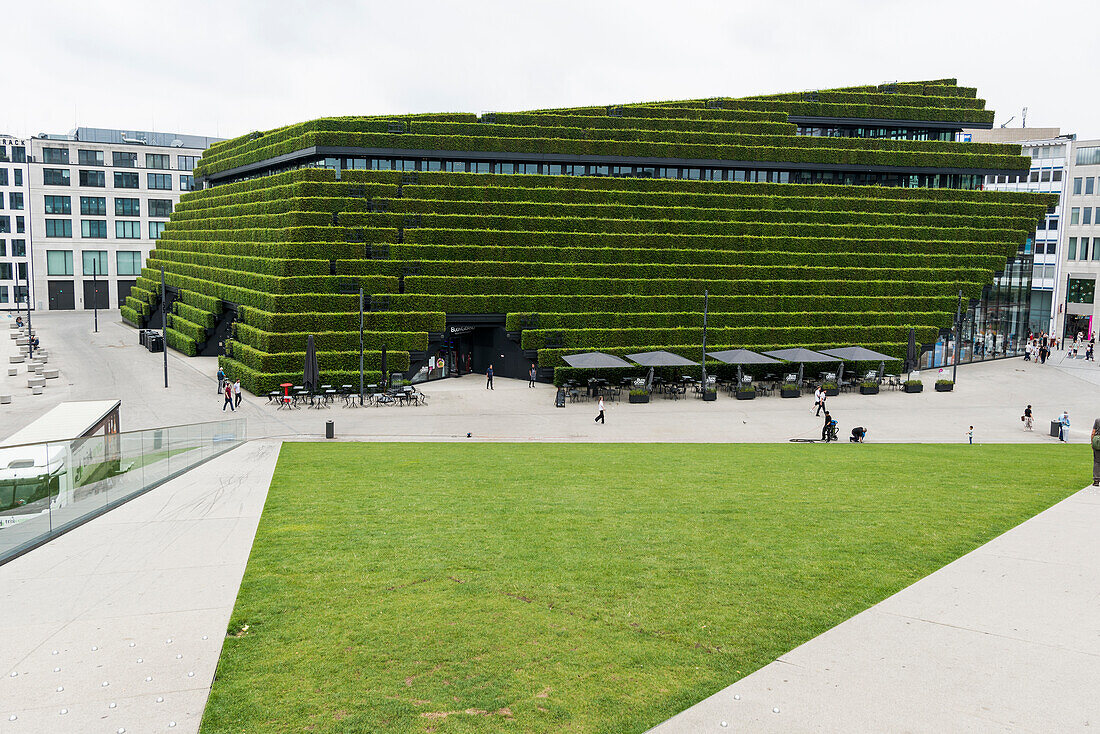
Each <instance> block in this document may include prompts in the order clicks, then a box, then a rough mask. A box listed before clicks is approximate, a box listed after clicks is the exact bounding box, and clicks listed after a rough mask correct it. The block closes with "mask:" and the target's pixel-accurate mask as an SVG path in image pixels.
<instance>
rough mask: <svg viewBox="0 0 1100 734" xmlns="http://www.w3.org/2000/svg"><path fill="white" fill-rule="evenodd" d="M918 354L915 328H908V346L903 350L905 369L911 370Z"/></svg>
mask: <svg viewBox="0 0 1100 734" xmlns="http://www.w3.org/2000/svg"><path fill="white" fill-rule="evenodd" d="M919 359H920V354H918V353H917V330H916V329H909V347H908V348H907V349H906V350H905V371H906V372H910V373H911V372H912V371H913V368H914V367H916V366H917V360H919Z"/></svg>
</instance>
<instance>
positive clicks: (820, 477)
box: [202, 443, 1091, 734]
mask: <svg viewBox="0 0 1100 734" xmlns="http://www.w3.org/2000/svg"><path fill="white" fill-rule="evenodd" d="M1090 458H1091V456H1089V455H1088V450H1087V447H1086V446H1064V445H1059V446H1030V445H1028V446H1022V445H986V446H967V445H950V446H945V445H861V446H854V445H843V444H842V445H833V446H824V445H765V444H760V445H751V444H741V445H737V444H733V445H698V444H690V445H671V444H631V445H594V444H584V445H576V444H549V445H546V444H542V445H529V444H467V445H460V444H361V443H341V444H323V445H322V444H300V443H288V444H285V445H284V446H283V449H282V454H281V456H280V458H279V464H278V469H277V471H276V473H275V478H274V481H273V482H272V484H271V492H270V495H269V497H268V500H267V505H266V507H265V509H264V515H263V518H262V520H261V522H260V527H259V531H258V534H257V537H256V543H255V546H254V547H253V550H252V555H251V558H250V560H249V564H248V570H247V572H246V574H245V578H244V583H243V585H242V587H241V591H240V594H239V596H238V599H237V606H236V610H235V612H234V615H233V620H232V622H231V626H230V636H229V637H228V638H227V639H226V641H225V647H224V650H223V653H222V659H221V663H220V666H219V670H218V676H217V680H216V682H215V684H214V688H213V691H212V694H211V697H210V702H209V704H208V706H207V709H206V713H205V717H204V720H203V725H202V731H203V732H206V733H208V734H209V733H211V732H248V733H249V734H256V733H258V732H279V733H280V734H282V733H284V732H297V731H311V732H441V733H442V732H498V731H503V732H513V731H514V732H641V731H644V730H645V729H646V728H647V727H649V726H652V725H654V724H657V723H659V722H661V721H663V720H664V719H666V718H668V717H669V716H671V715H673V714H675V713H676V712H678V711H680V710H681V709H683V708H685V707H687V706H689V705H691V704H693V703H695V702H696V701H698V700H700V699H702V698H704V697H705V696H707V695H709V694H711V693H713V692H714V691H715V690H717V689H719V688H721V687H723V686H726V685H728V684H730V683H732V682H734V681H735V680H737V679H738V678H741V677H743V676H745V675H747V674H748V673H750V672H752V671H753V670H756V669H757V668H759V667H761V666H763V665H765V664H767V663H768V662H770V661H771V660H773V659H774V658H776V657H777V656H779V655H781V654H782V653H784V652H786V651H787V650H789V649H791V648H793V647H795V646H796V645H798V644H800V643H802V642H805V641H806V640H808V639H809V638H811V637H813V636H815V635H817V634H819V633H821V632H823V631H825V630H827V629H829V628H830V627H832V626H834V625H836V624H838V623H839V622H841V621H843V620H844V619H847V618H848V617H850V616H852V615H853V614H855V613H857V612H859V611H861V610H863V609H865V608H867V607H868V606H870V605H871V604H874V603H875V602H877V601H879V600H881V599H883V598H884V597H886V596H888V595H890V594H892V593H894V592H896V591H898V590H899V589H901V588H903V587H905V586H907V585H909V584H911V583H913V582H914V581H916V580H917V579H919V578H921V577H923V576H925V575H927V574H929V573H930V572H932V571H934V570H936V569H937V568H940V567H941V566H943V565H944V564H946V563H948V562H949V561H951V560H953V559H955V558H957V557H959V556H960V555H962V554H964V553H966V552H967V551H970V550H972V549H973V548H975V547H977V546H978V545H981V544H982V543H984V542H985V541H987V540H989V539H991V538H993V537H994V536H996V535H998V534H1000V533H1002V532H1004V531H1005V530H1008V529H1009V528H1011V527H1013V526H1014V525H1017V524H1018V523H1020V522H1022V521H1023V520H1025V519H1027V518H1029V517H1031V516H1032V515H1034V514H1036V513H1037V512H1039V511H1040V510H1043V509H1045V508H1046V507H1049V506H1050V505H1052V504H1053V503H1055V502H1057V501H1058V500H1060V499H1062V498H1064V497H1066V496H1068V495H1069V494H1071V493H1072V492H1074V491H1076V490H1077V489H1080V488H1081V487H1082V486H1084V485H1085V484H1087V483H1088V482H1089V480H1090V478H1091V477H1090V475H1089V468H1090V467H1089V460H1090ZM245 625H247V630H244V631H242V630H243V628H244V627H245Z"/></svg>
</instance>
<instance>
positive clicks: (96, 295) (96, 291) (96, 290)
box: [92, 252, 99, 334]
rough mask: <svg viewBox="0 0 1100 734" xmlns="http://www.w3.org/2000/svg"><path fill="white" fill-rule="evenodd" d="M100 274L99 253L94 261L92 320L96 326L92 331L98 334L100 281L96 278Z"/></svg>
mask: <svg viewBox="0 0 1100 734" xmlns="http://www.w3.org/2000/svg"><path fill="white" fill-rule="evenodd" d="M98 272H99V253H98V252H97V253H96V255H95V258H94V259H93V260H92V318H93V319H94V321H93V323H94V324H95V326H94V327H93V329H92V331H93V332H94V333H96V334H98V333H99V279H98V278H97V277H96V275H97V273H98Z"/></svg>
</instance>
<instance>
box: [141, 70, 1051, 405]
mask: <svg viewBox="0 0 1100 734" xmlns="http://www.w3.org/2000/svg"><path fill="white" fill-rule="evenodd" d="M984 106H985V103H984V101H983V100H981V99H979V98H978V97H977V92H976V90H974V89H973V88H968V87H960V86H958V85H957V84H956V83H955V81H954V80H949V79H944V80H933V81H929V82H914V83H903V84H897V85H888V86H886V87H853V88H849V89H841V90H822V91H821V92H818V93H813V94H811V95H807V94H793V95H791V94H787V95H775V96H770V97H754V98H750V99H740V100H735V99H725V98H719V99H711V100H687V101H678V102H658V103H647V104H637V105H612V106H609V107H591V108H574V109H559V110H536V111H531V112H520V113H496V114H494V115H492V116H482V117H480V118H479V117H477V116H475V115H468V114H462V113H453V114H452V113H448V114H439V115H413V116H404V117H345V118H326V119H322V120H314V121H311V122H306V123H301V124H297V125H291V126H288V127H285V128H280V129H278V130H272V131H267V132H262V133H252V134H250V135H247V136H243V137H241V138H237V139H235V140H230V141H225V142H222V143H218V144H216V145H214V146H212V147H211V148H210V149H209V150H208V151H207V153H206V155H204V156H203V159H202V161H201V162H200V164H199V166H198V168H197V169H196V175H197V176H199V177H202V176H209V175H211V174H213V173H216V172H219V171H226V170H229V169H232V168H234V167H237V166H241V165H246V164H250V163H256V162H261V161H265V160H267V159H270V158H273V157H275V156H279V155H284V154H287V153H293V152H295V151H299V150H302V149H303V148H307V147H310V146H314V145H339V146H352V147H369V148H388V149H393V150H396V151H400V150H401V149H426V150H449V151H481V152H494V151H497V152H508V153H517V154H524V153H568V154H577V155H582V154H583V155H629V156H650V157H671V158H680V159H691V158H697V159H698V158H702V159H709V160H730V161H760V162H771V163H774V162H790V163H815V164H826V165H828V164H835V165H837V166H839V167H842V168H843V167H845V166H851V165H860V166H876V167H877V166H893V167H900V168H906V167H908V168H913V169H918V168H919V169H922V170H924V169H947V168H952V169H956V170H964V171H981V170H984V169H998V170H1024V169H1026V168H1027V166H1028V159H1027V158H1022V157H1020V155H1019V153H1020V151H1019V148H1018V147H1017V146H1011V145H979V144H970V143H955V142H944V141H937V140H893V139H887V138H861V137H837V138H829V137H810V136H799V135H798V134H797V126H796V124H795V123H794V122H792V121H791V119H790V118H792V117H797V118H799V120H801V119H802V118H805V117H815V116H820V117H832V118H845V117H847V118H851V119H856V118H875V119H881V120H924V121H928V122H929V123H932V122H940V123H942V122H944V121H948V122H951V123H957V125H958V127H960V128H961V127H962V126H964V125H965V124H975V123H979V124H980V123H986V122H988V121H989V120H990V119H991V116H992V112H990V111H988V110H985V109H984ZM799 124H802V123H801V122H799ZM853 124H856V123H853ZM860 124H862V123H860ZM1052 204H1053V201H1052V200H1051V199H1050V197H1047V196H1041V195H1030V194H1022V193H1006V192H985V191H971V190H957V189H942V188H899V187H883V186H846V185H833V184H777V183H757V182H738V181H703V180H685V179H656V178H655V179H646V178H609V177H594V176H550V175H518V174H486V173H445V172H430V171H418V172H417V173H416V175H414V176H409V175H407V174H404V173H402V172H398V171H381V170H366V171H364V170H344V171H341V172H340V173H339V175H337V173H336V172H335V171H332V170H328V169H322V168H300V169H297V170H291V171H287V172H283V173H276V174H272V175H261V176H258V177H254V178H249V179H246V180H241V181H237V182H232V183H225V184H220V185H217V186H214V187H211V188H205V189H202V190H198V191H194V192H191V193H188V194H185V195H184V196H183V197H182V200H181V201H180V203H179V205H178V206H177V207H176V210H175V212H174V213H173V214H172V218H171V221H170V223H169V224H168V226H167V229H166V230H165V232H164V234H163V236H162V237H161V239H160V241H159V242H158V245H157V249H156V251H155V252H154V253H152V255H151V256H150V259H149V262H148V263H147V266H148V268H149V269H148V270H146V271H144V272H143V276H142V277H140V278H138V280H137V283H136V285H135V287H134V288H133V290H132V292H131V295H130V298H128V299H127V303H126V305H125V306H124V308H123V315H124V318H126V319H127V320H129V321H133V322H135V323H141V322H142V321H143V320H144V319H145V318H147V317H148V316H149V315H150V313H151V310H152V309H153V308H154V307H155V306H156V305H157V304H158V303H159V298H160V293H159V291H160V284H159V268H161V267H163V268H164V270H165V274H166V276H165V277H166V282H167V285H168V286H170V288H171V289H173V290H175V291H176V292H178V299H177V300H176V301H175V303H174V305H173V308H172V312H171V314H170V315H169V320H168V336H169V339H168V342H169V346H171V347H173V348H176V349H179V350H180V351H183V352H184V353H188V354H194V353H196V350H198V349H200V348H201V346H202V344H203V343H204V342H205V341H206V340H207V339H208V338H210V336H211V334H212V331H213V330H214V328H215V327H216V325H217V324H218V323H219V320H220V319H221V318H222V314H223V312H224V311H225V310H226V309H227V308H231V309H232V310H233V311H235V312H236V319H237V321H236V325H235V327H234V331H233V333H232V335H231V340H230V342H229V346H228V349H227V352H228V353H227V355H226V356H225V357H223V358H222V364H223V365H224V366H225V367H226V368H227V370H228V371H229V373H230V374H231V375H233V376H239V377H241V379H242V381H243V383H244V384H245V386H246V387H247V388H248V389H249V390H251V391H253V392H261V391H265V390H270V389H273V388H274V387H275V386H277V385H278V384H279V383H280V382H284V381H290V382H294V383H297V382H299V381H300V374H301V367H302V361H303V357H304V354H303V352H304V348H305V340H306V338H307V336H308V335H309V334H313V335H314V336H315V338H316V342H317V346H318V350H319V353H320V354H319V362H320V366H321V371H322V378H323V380H324V381H326V382H333V383H339V384H344V383H348V382H352V383H357V380H358V377H357V370H358V343H359V314H358V305H359V297H358V291H359V289H360V288H363V290H364V292H365V294H366V296H367V297H368V299H369V300H368V303H369V304H370V306H371V308H370V309H369V312H368V313H367V314H366V317H365V322H364V324H363V329H364V339H365V347H366V350H367V355H366V366H367V368H368V369H369V370H371V371H372V377H373V379H377V377H378V376H379V375H380V373H378V372H377V370H379V369H380V367H381V359H380V351H381V349H382V347H383V346H385V347H386V349H387V351H388V354H389V356H388V366H389V368H390V369H392V370H403V369H407V368H408V367H409V365H410V364H412V363H413V361H414V357H415V355H418V354H420V353H422V352H423V351H424V350H426V349H429V347H430V344H431V343H432V337H433V335H436V334H439V333H440V332H442V331H444V329H445V328H446V315H447V314H448V313H475V314H476V313H495V314H505V315H506V322H507V329H508V330H510V331H518V332H521V334H520V342H521V345H522V347H523V348H524V349H531V350H538V362H539V364H540V365H542V366H545V367H560V366H561V365H562V364H563V363H562V361H561V355H562V354H564V353H569V352H572V351H587V350H601V351H608V352H611V353H616V354H625V353H629V352H632V351H639V350H644V349H648V348H665V349H669V350H671V351H680V352H682V353H685V354H691V355H693V356H696V357H697V354H696V353H697V351H698V348H699V344H700V341H701V337H702V330H701V327H702V307H703V297H702V294H703V291H704V289H705V290H707V291H708V292H709V294H710V315H709V317H708V327H709V330H708V346H713V347H714V348H715V349H721V348H726V347H748V348H761V349H763V348H769V347H771V348H775V347H785V346H809V347H811V348H815V347H816V348H826V347H830V346H844V345H848V344H862V345H864V346H867V347H870V348H876V349H880V350H882V351H886V352H889V353H895V354H900V353H902V352H903V351H904V349H905V344H906V340H907V336H908V332H909V329H910V328H915V329H916V330H917V334H918V338H919V339H921V340H922V341H930V340H934V338H935V335H936V333H937V331H938V329H940V328H941V327H945V326H948V325H949V324H950V321H951V318H952V316H953V313H954V310H955V302H956V294H957V293H958V292H959V291H962V292H963V293H964V295H965V296H968V297H977V296H979V295H980V293H981V291H982V288H983V286H985V285H986V284H988V283H990V282H992V279H993V276H994V273H996V272H998V271H1000V270H1002V269H1003V268H1004V265H1005V262H1006V258H1009V257H1012V256H1013V255H1014V254H1015V253H1016V251H1017V249H1018V247H1019V246H1020V244H1021V243H1023V242H1024V240H1025V239H1026V238H1027V237H1028V235H1029V234H1030V233H1031V232H1032V231H1033V230H1034V228H1035V224H1036V222H1037V221H1038V220H1039V219H1041V218H1042V217H1043V216H1044V215H1045V213H1046V211H1047V209H1048V207H1049V206H1051V205H1052ZM353 377H354V379H352V378H353Z"/></svg>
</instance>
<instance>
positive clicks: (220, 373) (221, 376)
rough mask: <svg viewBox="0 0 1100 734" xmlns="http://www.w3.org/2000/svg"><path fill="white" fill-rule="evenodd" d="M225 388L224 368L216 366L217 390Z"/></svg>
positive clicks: (220, 390) (221, 390)
mask: <svg viewBox="0 0 1100 734" xmlns="http://www.w3.org/2000/svg"><path fill="white" fill-rule="evenodd" d="M224 390H225V370H223V369H222V368H221V367H219V368H218V392H219V393H221V392H223V391H224Z"/></svg>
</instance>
